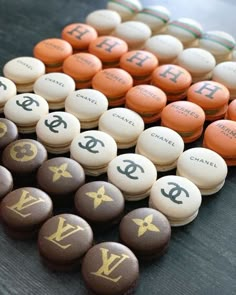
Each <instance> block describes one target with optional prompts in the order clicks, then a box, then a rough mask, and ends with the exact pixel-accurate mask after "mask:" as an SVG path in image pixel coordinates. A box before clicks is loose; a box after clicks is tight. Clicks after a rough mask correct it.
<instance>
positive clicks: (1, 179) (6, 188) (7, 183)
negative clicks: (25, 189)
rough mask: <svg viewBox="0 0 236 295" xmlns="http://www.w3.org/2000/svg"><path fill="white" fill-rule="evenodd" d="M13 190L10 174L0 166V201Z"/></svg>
mask: <svg viewBox="0 0 236 295" xmlns="http://www.w3.org/2000/svg"><path fill="white" fill-rule="evenodd" d="M12 189H13V178H12V175H11V172H10V171H9V170H7V169H6V168H5V167H3V166H0V201H1V200H2V199H3V198H4V197H5V196H6V195H7V194H8V193H10V191H11V190H12Z"/></svg>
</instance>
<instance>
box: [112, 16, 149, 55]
mask: <svg viewBox="0 0 236 295" xmlns="http://www.w3.org/2000/svg"><path fill="white" fill-rule="evenodd" d="M151 34H152V31H151V29H150V28H149V26H148V25H146V24H144V23H142V22H139V21H133V20H132V21H126V22H123V23H121V24H119V25H118V26H117V27H116V28H115V30H114V31H113V33H112V35H113V36H115V37H118V38H120V39H122V40H124V41H125V42H126V43H127V44H128V48H129V50H136V49H142V48H143V47H144V44H145V42H146V41H147V40H148V38H150V37H151Z"/></svg>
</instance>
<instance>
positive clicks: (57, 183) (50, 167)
mask: <svg viewBox="0 0 236 295" xmlns="http://www.w3.org/2000/svg"><path fill="white" fill-rule="evenodd" d="M84 182H85V173H84V169H83V168H82V166H81V165H80V164H79V163H77V162H76V161H74V160H72V159H70V158H67V157H55V158H52V159H50V160H47V161H45V162H44V163H43V164H42V165H41V166H40V167H39V169H38V171H37V184H38V187H39V188H41V189H42V190H43V191H45V192H46V193H48V194H49V195H50V196H51V197H52V198H54V199H58V198H65V199H68V198H69V196H70V195H73V194H74V193H75V192H76V191H77V190H78V188H79V187H80V186H81V185H83V184H84Z"/></svg>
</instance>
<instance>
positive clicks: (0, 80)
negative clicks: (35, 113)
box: [0, 76, 16, 113]
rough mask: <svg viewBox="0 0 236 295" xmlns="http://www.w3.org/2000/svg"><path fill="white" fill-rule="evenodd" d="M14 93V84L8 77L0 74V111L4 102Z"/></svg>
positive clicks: (0, 111)
mask: <svg viewBox="0 0 236 295" xmlns="http://www.w3.org/2000/svg"><path fill="white" fill-rule="evenodd" d="M15 95H16V85H15V83H14V82H12V81H11V80H10V79H7V78H4V77H1V76H0V113H2V112H3V108H4V105H5V103H6V102H7V101H8V99H9V98H11V97H13V96H15Z"/></svg>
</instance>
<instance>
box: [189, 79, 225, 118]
mask: <svg viewBox="0 0 236 295" xmlns="http://www.w3.org/2000/svg"><path fill="white" fill-rule="evenodd" d="M187 100H188V101H191V102H193V103H196V104H197V105H199V106H200V107H201V108H202V109H203V110H204V112H205V115H206V120H208V121H214V120H219V119H221V118H223V117H224V115H225V113H226V111H227V108H228V102H229V90H228V89H227V88H226V87H225V86H224V85H223V84H221V83H217V82H214V81H201V82H197V83H195V84H193V85H192V86H191V87H189V89H188V91H187Z"/></svg>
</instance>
